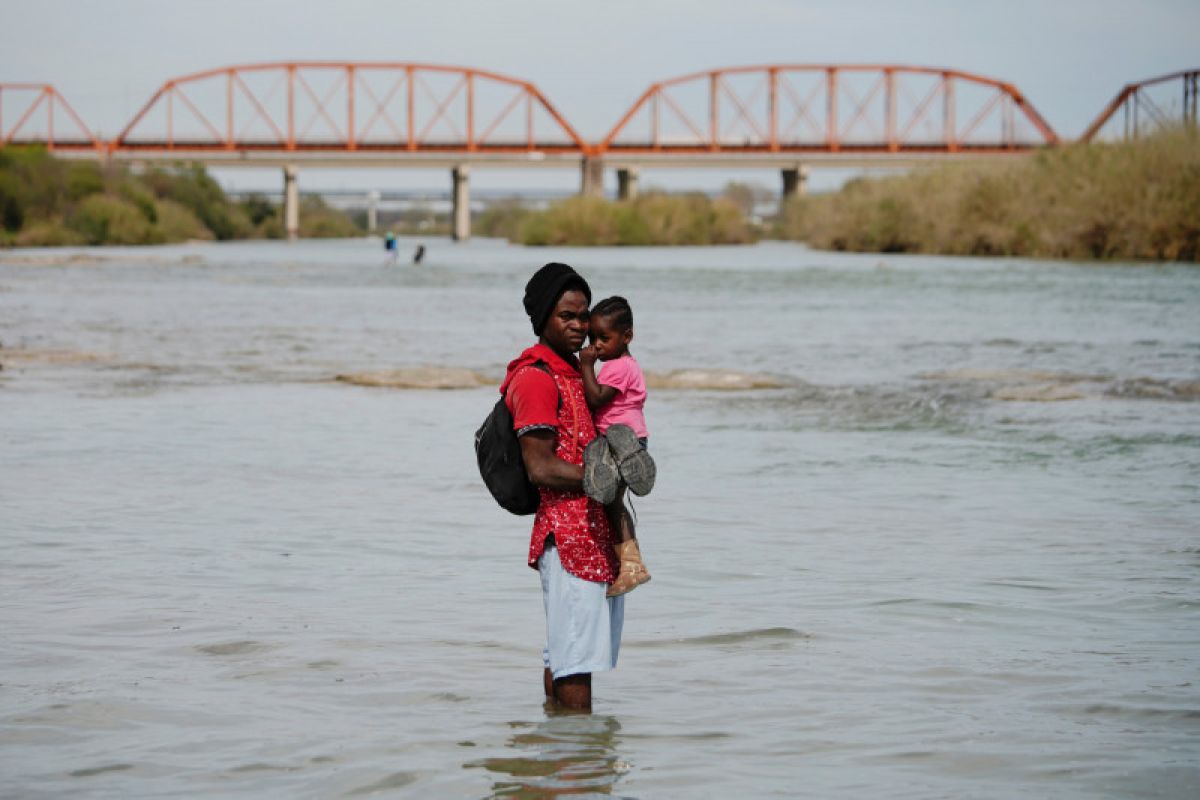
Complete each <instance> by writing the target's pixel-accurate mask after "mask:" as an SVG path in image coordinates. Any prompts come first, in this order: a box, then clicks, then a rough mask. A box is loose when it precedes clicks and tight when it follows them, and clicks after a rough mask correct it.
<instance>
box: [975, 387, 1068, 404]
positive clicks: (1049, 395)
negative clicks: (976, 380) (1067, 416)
mask: <svg viewBox="0 0 1200 800" xmlns="http://www.w3.org/2000/svg"><path fill="white" fill-rule="evenodd" d="M1084 396H1085V395H1084V394H1083V392H1081V391H1079V390H1078V389H1075V388H1073V387H1071V386H1064V385H1063V384H1061V383H1040V384H1032V385H1025V386H1002V387H1001V388H999V389H997V390H996V391H994V392H992V394H991V397H992V399H993V400H1015V401H1024V402H1035V403H1055V402H1058V401H1060V400H1079V399H1081V398H1082V397H1084Z"/></svg>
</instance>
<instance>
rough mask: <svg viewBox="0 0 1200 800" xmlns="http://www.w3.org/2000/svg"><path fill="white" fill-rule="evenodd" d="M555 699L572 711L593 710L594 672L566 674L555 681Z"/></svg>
mask: <svg viewBox="0 0 1200 800" xmlns="http://www.w3.org/2000/svg"><path fill="white" fill-rule="evenodd" d="M554 699H555V700H557V701H558V704H559V705H561V706H563V707H564V708H569V709H571V710H572V711H591V710H592V674H591V673H590V672H584V673H580V674H579V675H566V676H564V677H562V678H559V679H558V680H556V681H554Z"/></svg>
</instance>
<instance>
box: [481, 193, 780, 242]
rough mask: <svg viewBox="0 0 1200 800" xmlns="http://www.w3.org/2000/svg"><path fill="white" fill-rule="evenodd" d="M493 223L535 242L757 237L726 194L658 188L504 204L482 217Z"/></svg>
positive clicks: (509, 234)
mask: <svg viewBox="0 0 1200 800" xmlns="http://www.w3.org/2000/svg"><path fill="white" fill-rule="evenodd" d="M492 229H494V230H495V231H496V232H498V233H501V234H502V235H505V236H507V237H508V238H510V239H511V240H512V241H516V242H520V243H522V244H526V245H535V246H549V245H580V246H621V245H627V246H637V245H708V244H745V243H748V242H753V241H755V240H756V239H757V232H756V231H755V229H754V228H753V227H752V226H751V225H750V224H749V223H748V222H747V221H746V219H745V217H744V215H743V214H742V212H741V210H740V209H739V208H738V207H737V206H736V205H735V204H734V203H732V202H730V201H729V200H726V199H723V198H718V199H716V200H712V199H710V198H708V197H706V196H705V195H702V194H681V195H669V194H665V193H662V192H649V193H647V194H644V195H642V196H640V197H638V198H636V199H634V200H630V201H624V202H613V201H610V200H604V199H602V198H598V197H572V198H569V199H567V200H563V201H561V202H558V203H555V204H554V205H552V206H550V207H549V208H547V209H546V210H545V211H529V212H526V213H524V214H521V213H519V212H518V211H515V210H514V209H513V208H512V207H506V208H504V209H503V210H502V211H500V212H498V213H497V214H496V215H495V216H494V218H491V219H488V220H486V223H485V230H492Z"/></svg>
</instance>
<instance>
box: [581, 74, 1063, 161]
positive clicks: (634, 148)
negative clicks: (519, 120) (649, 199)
mask: <svg viewBox="0 0 1200 800" xmlns="http://www.w3.org/2000/svg"><path fill="white" fill-rule="evenodd" d="M1057 141H1058V137H1057V135H1056V134H1055V133H1054V130H1053V129H1052V128H1051V127H1050V125H1049V124H1048V123H1047V122H1046V121H1045V120H1044V119H1043V118H1042V116H1041V115H1040V114H1039V113H1038V112H1037V110H1036V109H1035V108H1034V107H1033V105H1032V104H1031V103H1030V102H1029V101H1028V99H1026V97H1025V96H1024V95H1023V94H1022V93H1021V92H1020V91H1019V90H1018V89H1017V88H1016V87H1015V86H1013V85H1012V84H1009V83H1004V82H1002V81H998V80H995V79H992V78H986V77H982V76H979V75H972V74H970V73H966V72H961V71H957V70H948V69H935V68H929V67H907V66H898V65H870V64H856V65H855V64H852V65H831V64H772V65H765V66H753V67H736V68H729V69H718V70H711V71H707V72H697V73H692V74H690V75H683V76H680V77H677V78H672V79H670V80H666V81H661V82H659V83H655V84H653V85H651V86H650V88H648V89H647V90H646V91H645V92H644V93H643V94H642V95H641V97H639V98H638V99H637V101H636V102H635V103H634V104H633V106H632V107H631V108H630V109H629V111H628V112H627V113H626V114H625V115H624V116H623V117H622V118H621V120H620V121H619V122H618V123H617V124H616V125H615V126H614V127H613V128H612V130H611V131H609V133H608V135H607V136H605V138H604V140H603V142H602V143H601V145H600V147H599V149H600V150H601V151H609V152H665V151H675V152H703V151H711V152H727V153H728V152H747V151H765V152H788V151H795V152H797V153H803V152H814V151H820V152H838V151H859V152H879V153H899V152H914V151H919V152H957V151H979V150H1015V149H1025V148H1028V147H1031V146H1036V145H1047V144H1054V143H1056V142H1057Z"/></svg>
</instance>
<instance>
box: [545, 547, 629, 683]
mask: <svg viewBox="0 0 1200 800" xmlns="http://www.w3.org/2000/svg"><path fill="white" fill-rule="evenodd" d="M538 574H539V575H540V576H541V578H542V602H543V603H544V604H545V606H546V648H545V649H544V650H542V663H543V664H544V665H545V666H547V667H549V668H550V672H551V673H552V674H553V675H554V677H555V678H565V677H566V676H568V675H579V674H580V673H584V672H602V671H604V670H606V669H613V668H614V667H616V666H617V651H618V650H620V648H621V628H622V626H623V625H624V624H625V597H624V596H621V597H605V596H604V593H605V592H607V591H608V584H607V583H595V582H593V581H585V580H584V579H583V578H579V577H576V576H574V575H572V574H571V573H569V572H567V571H566V570H565V569H564V568H563V565H562V562H561V561H559V559H558V548H557V547H555V546H554V544H553V543H552V542H547V543H546V549H545V550H544V551H542V555H541V558H539V559H538Z"/></svg>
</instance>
